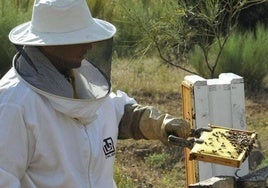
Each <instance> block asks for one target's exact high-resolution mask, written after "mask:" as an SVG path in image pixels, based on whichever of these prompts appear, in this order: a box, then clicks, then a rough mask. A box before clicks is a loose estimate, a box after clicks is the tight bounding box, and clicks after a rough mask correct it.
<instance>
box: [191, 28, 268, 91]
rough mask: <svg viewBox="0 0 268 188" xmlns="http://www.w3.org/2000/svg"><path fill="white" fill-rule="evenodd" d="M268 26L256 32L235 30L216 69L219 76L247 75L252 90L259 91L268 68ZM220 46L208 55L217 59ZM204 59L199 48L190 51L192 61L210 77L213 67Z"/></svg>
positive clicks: (196, 67)
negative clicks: (227, 74) (209, 68)
mask: <svg viewBox="0 0 268 188" xmlns="http://www.w3.org/2000/svg"><path fill="white" fill-rule="evenodd" d="M266 33H267V29H265V28H264V27H263V26H261V25H259V26H258V27H257V29H256V33H255V34H254V33H253V32H247V33H244V34H242V33H239V32H235V33H234V34H232V35H231V36H230V38H229V39H228V41H227V43H226V46H225V48H224V49H223V51H222V54H221V57H220V59H219V62H218V66H217V69H216V75H219V74H220V73H223V72H233V73H235V74H237V75H240V76H242V77H244V81H245V86H246V88H247V89H248V90H249V91H257V90H259V89H261V88H262V87H263V84H264V83H263V82H264V79H265V77H266V75H267V68H268V54H267V50H266V49H267V48H268V36H267V34H266ZM218 50H219V49H218V48H217V46H216V45H212V47H211V50H210V52H209V55H208V57H209V58H210V59H212V60H213V59H214V58H216V57H215V56H216V53H215V52H218ZM203 61H204V58H203V56H202V52H201V50H200V49H199V48H195V50H194V51H193V52H192V53H191V54H190V62H191V64H192V65H193V66H194V67H195V69H196V70H197V71H198V73H200V75H202V76H203V77H209V70H208V69H207V68H206V66H205V64H204V63H203Z"/></svg>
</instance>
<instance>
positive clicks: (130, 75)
mask: <svg viewBox="0 0 268 188" xmlns="http://www.w3.org/2000/svg"><path fill="white" fill-rule="evenodd" d="M224 2H225V4H224V3H223V1H220V0H200V1H194V0H193V1H191V0H187V1H186V0H185V1H183V0H180V1H175V0H139V1H138V0H112V1H106V0H88V3H89V4H90V7H91V11H92V15H93V17H98V18H101V19H105V20H108V21H110V22H112V23H113V24H114V25H115V26H116V27H117V34H116V36H115V38H114V56H113V61H114V63H113V69H112V70H113V72H112V81H113V87H114V89H115V90H116V89H121V90H124V91H126V92H128V93H129V94H130V95H131V96H133V97H135V98H136V99H137V100H138V101H139V102H140V103H143V104H148V105H154V106H156V107H158V108H159V109H160V110H162V111H168V112H171V113H172V114H173V115H177V116H180V115H181V114H180V113H179V112H180V106H181V104H180V84H181V81H182V80H183V77H184V76H186V75H187V74H193V73H194V74H199V75H201V76H203V77H205V78H211V77H217V76H218V74H219V73H222V72H233V73H236V74H238V75H241V76H243V77H244V79H245V83H246V90H247V93H248V94H247V102H246V108H247V122H248V125H249V128H250V129H257V130H260V140H261V142H262V143H263V145H264V146H267V145H266V143H267V139H266V136H265V132H266V131H265V130H266V129H267V127H268V119H267V117H268V114H267V112H268V107H267V106H268V104H267V97H268V96H267V95H266V93H267V88H268V78H267V73H268V71H267V70H268V62H267V61H268V58H267V53H266V50H267V49H268V48H267V47H268V35H267V34H266V33H267V24H268V2H267V0H264V1H261V0H249V1H245V0H236V1H233V0H230V1H228V0H227V1H224ZM231 3H233V4H231ZM32 4H33V0H14V1H10V0H1V1H0V11H1V12H0V16H1V18H0V41H1V44H0V57H1V58H0V77H1V76H2V75H3V74H4V73H5V72H6V71H7V70H8V68H9V67H10V66H11V60H12V57H13V55H14V53H15V52H16V49H15V48H14V46H13V45H12V44H10V42H9V40H8V37H7V36H8V33H9V31H10V30H11V29H12V28H13V27H15V26H16V25H18V24H19V23H22V22H25V21H28V20H30V18H31V10H32ZM126 78H127V79H126ZM253 93H254V94H253ZM253 96H254V97H255V98H253ZM264 154H265V156H266V157H267V156H268V153H267V151H266V150H264ZM126 155H127V157H126ZM115 179H116V181H117V183H118V186H119V187H184V183H185V177H184V163H183V153H182V148H175V149H174V148H171V149H170V148H167V147H164V146H163V145H162V144H161V143H159V142H157V141H146V142H144V141H138V142H136V141H135V142H133V141H132V140H127V141H120V142H119V144H118V155H117V160H116V166H115Z"/></svg>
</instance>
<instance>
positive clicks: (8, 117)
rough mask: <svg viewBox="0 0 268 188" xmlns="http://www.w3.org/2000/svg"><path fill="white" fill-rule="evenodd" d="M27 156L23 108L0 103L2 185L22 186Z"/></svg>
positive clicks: (0, 178) (0, 180) (10, 186)
mask: <svg viewBox="0 0 268 188" xmlns="http://www.w3.org/2000/svg"><path fill="white" fill-rule="evenodd" d="M27 156H28V141H27V130H26V128H25V123H24V120H23V116H22V109H21V108H20V107H18V106H17V105H14V104H0V187H9V188H16V187H20V179H21V178H22V177H23V175H24V174H25V171H26V168H27Z"/></svg>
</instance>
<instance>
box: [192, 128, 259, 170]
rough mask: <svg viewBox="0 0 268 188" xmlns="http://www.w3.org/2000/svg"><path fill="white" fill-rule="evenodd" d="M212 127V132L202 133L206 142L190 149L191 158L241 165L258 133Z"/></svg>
mask: <svg viewBox="0 0 268 188" xmlns="http://www.w3.org/2000/svg"><path fill="white" fill-rule="evenodd" d="M211 128H212V131H211V132H203V134H202V135H201V137H200V138H201V139H203V140H204V142H203V143H202V144H198V143H196V144H195V145H194V147H193V148H192V150H191V151H190V160H199V161H204V162H210V163H215V164H221V165H225V166H231V167H237V168H238V167H240V165H241V164H242V163H243V161H244V160H245V159H246V158H247V156H248V154H249V152H250V150H251V149H252V148H253V144H254V142H255V140H256V137H257V134H256V133H255V132H253V131H252V132H251V131H244V130H237V129H230V128H225V127H220V126H215V125H211Z"/></svg>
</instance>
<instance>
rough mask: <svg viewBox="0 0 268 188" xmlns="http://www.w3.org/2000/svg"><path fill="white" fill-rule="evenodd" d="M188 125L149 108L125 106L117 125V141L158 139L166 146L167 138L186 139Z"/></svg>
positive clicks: (137, 105) (188, 131) (188, 129)
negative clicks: (172, 136)
mask: <svg viewBox="0 0 268 188" xmlns="http://www.w3.org/2000/svg"><path fill="white" fill-rule="evenodd" d="M191 131H192V130H191V128H190V125H189V124H188V123H187V122H186V121H184V120H183V119H179V118H175V117H173V116H171V115H169V114H166V113H161V112H160V111H158V110H157V109H155V108H154V107H151V106H141V105H139V104H127V105H126V106H125V112H124V115H123V117H122V119H121V122H120V125H119V139H127V138H134V139H158V140H160V141H161V142H163V143H164V144H166V145H168V144H169V142H168V136H169V135H174V136H177V137H180V138H182V139H187V138H188V137H189V136H190V135H191Z"/></svg>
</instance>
